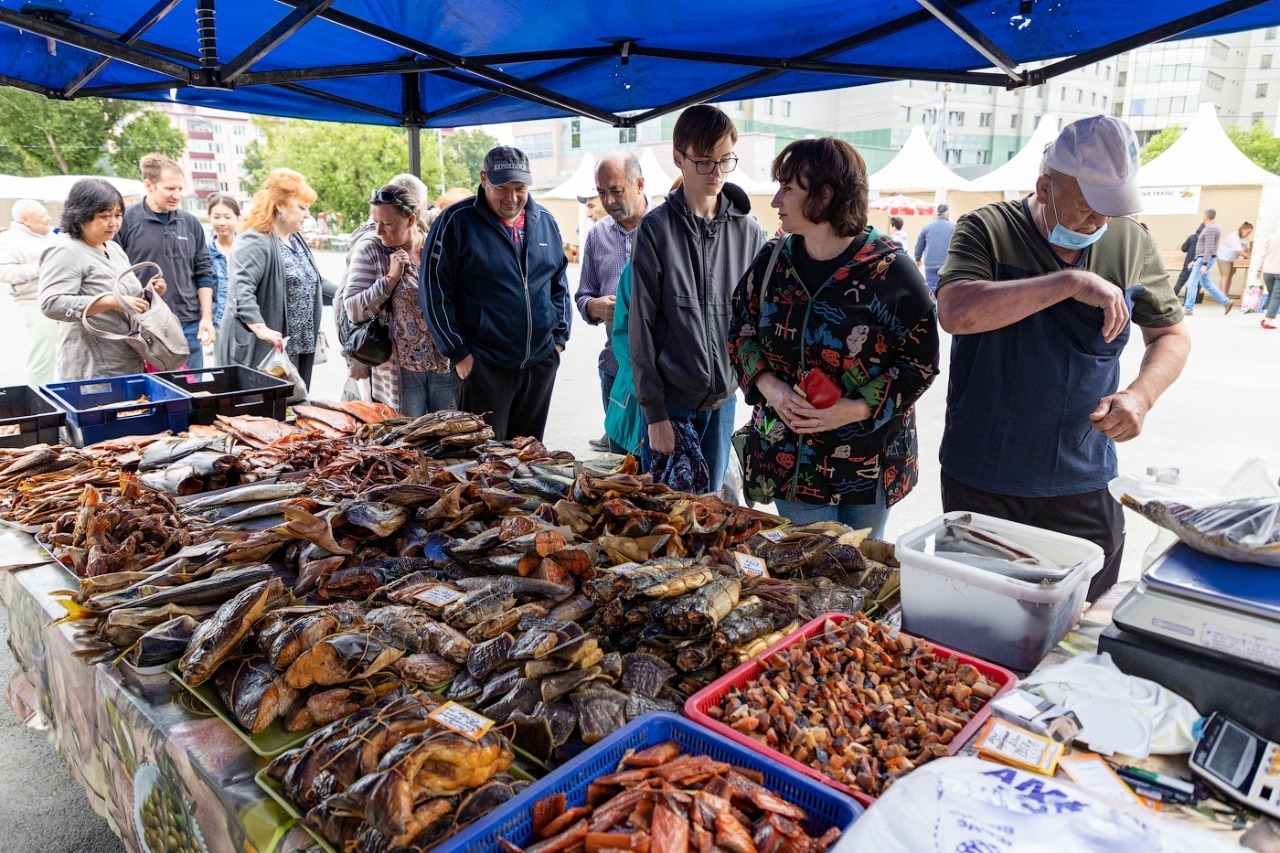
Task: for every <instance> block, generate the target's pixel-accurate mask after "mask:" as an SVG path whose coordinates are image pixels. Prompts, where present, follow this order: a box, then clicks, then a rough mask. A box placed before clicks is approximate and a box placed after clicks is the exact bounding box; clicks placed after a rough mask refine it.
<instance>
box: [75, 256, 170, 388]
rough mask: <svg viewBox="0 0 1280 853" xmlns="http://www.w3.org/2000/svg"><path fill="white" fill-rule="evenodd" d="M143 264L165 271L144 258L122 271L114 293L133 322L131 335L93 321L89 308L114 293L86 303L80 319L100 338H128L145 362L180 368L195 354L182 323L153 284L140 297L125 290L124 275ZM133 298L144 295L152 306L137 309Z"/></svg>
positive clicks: (164, 368)
mask: <svg viewBox="0 0 1280 853" xmlns="http://www.w3.org/2000/svg"><path fill="white" fill-rule="evenodd" d="M142 267H155V268H156V271H157V272H159V273H161V274H163V270H161V269H160V265H159V264H155V263H152V262H151V261H143V262H142V263H138V264H134V265H133V266H131V267H129V268H128V269H127V270H125V271H124V272H122V273H120V274H119V275H118V276H116V280H115V286H114V289H115V293H114V296H115V297H116V298H117V299H118V300H119V304H120V307H121V308H123V309H124V316H125V319H126V320H127V321H128V323H129V332H128V334H124V335H121V334H118V333H116V332H108V331H106V330H105V329H98V328H94V326H93V324H92V323H90V322H89V308H90V307H92V306H93V304H94V303H96V302H97V301H98V300H100V299H102V298H104V297H109V296H112V295H113V294H110V293H103V294H101V295H100V296H98V297H97V298H95V299H94V300H93V302H90V303H89V305H87V306H85V311H84V314H83V315H82V316H81V318H80V322H81V324H82V325H83V326H84V330H85V331H86V332H88V333H89V334H91V335H93V336H94V337H96V338H103V339H105V340H108V341H124V342H125V343H126V344H128V345H129V346H130V347H131V348H132V349H133V350H134V352H136V353H137V354H138V355H140V356H142V360H143V361H145V362H146V363H147V364H149V365H151V366H152V367H154V368H156V369H157V370H177V369H178V368H180V367H182V366H183V365H184V364H186V363H187V359H188V358H190V356H191V350H190V348H189V347H188V346H187V336H186V335H185V334H183V332H182V323H180V322H179V321H178V318H177V317H175V316H174V314H173V311H172V310H171V309H170V308H169V306H168V305H167V304H166V303H165V301H164V300H163V299H161V298H160V296H159V295H158V294H157V293H156V291H155V288H154V287H152V286H151V285H150V284H147V285H146V286H144V287H143V288H142V295H141V296H140V297H130V295H129V294H128V293H126V292H125V289H124V277H125V276H127V275H132V274H133V272H134V271H135V270H138V269H141V268H142ZM133 298H141V299H142V300H143V301H145V302H146V303H147V304H148V306H149V307H148V308H147V310H145V311H143V312H141V313H139V312H137V311H135V310H133V306H132V303H131V301H130V300H131V299H133Z"/></svg>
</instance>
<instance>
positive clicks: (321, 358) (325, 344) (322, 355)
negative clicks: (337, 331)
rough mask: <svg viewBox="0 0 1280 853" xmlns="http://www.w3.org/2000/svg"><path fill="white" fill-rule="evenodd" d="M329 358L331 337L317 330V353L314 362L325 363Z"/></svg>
mask: <svg viewBox="0 0 1280 853" xmlns="http://www.w3.org/2000/svg"><path fill="white" fill-rule="evenodd" d="M328 360H329V339H328V338H327V337H326V336H325V333H324V332H316V354H315V359H314V361H312V364H324V363H326V362H327V361H328Z"/></svg>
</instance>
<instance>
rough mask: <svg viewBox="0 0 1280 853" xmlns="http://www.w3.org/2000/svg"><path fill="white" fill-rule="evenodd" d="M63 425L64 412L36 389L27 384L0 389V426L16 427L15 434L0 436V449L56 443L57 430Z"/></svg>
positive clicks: (64, 419)
mask: <svg viewBox="0 0 1280 853" xmlns="http://www.w3.org/2000/svg"><path fill="white" fill-rule="evenodd" d="M66 422H67V413H66V412H64V411H62V410H61V409H59V408H58V407H57V406H55V405H53V404H52V403H50V402H49V401H48V400H46V399H45V398H44V397H42V396H41V395H40V392H39V391H37V390H36V389H34V388H32V387H30V386H28V385H14V386H13V387H11V388H0V427H14V426H16V427H18V432H16V433H12V434H9V435H0V447H30V446H31V445H33V444H57V443H58V430H60V429H61V428H62V425H63V424H65V423H66ZM6 432H9V431H8V430H6Z"/></svg>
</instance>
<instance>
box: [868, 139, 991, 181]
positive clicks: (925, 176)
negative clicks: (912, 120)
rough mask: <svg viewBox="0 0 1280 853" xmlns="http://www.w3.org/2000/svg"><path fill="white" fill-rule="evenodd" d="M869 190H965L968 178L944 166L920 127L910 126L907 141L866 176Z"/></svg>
mask: <svg viewBox="0 0 1280 853" xmlns="http://www.w3.org/2000/svg"><path fill="white" fill-rule="evenodd" d="M870 183H871V189H872V191H873V192H898V191H905V190H933V191H938V190H968V189H971V187H970V185H969V181H967V180H965V179H964V178H962V177H960V176H959V175H957V174H956V173H955V172H953V171H951V170H950V169H949V168H947V166H946V164H945V163H943V162H942V161H941V160H939V159H938V155H937V154H935V153H933V149H932V148H931V147H929V140H928V138H926V137H925V133H924V128H923V127H921V126H920V125H916V126H915V127H913V128H911V135H910V136H908V137H907V144H906V145H903V146H902V150H901V151H899V152H898V153H897V154H895V155H894V157H893V159H892V160H890V161H889V162H888V163H886V164H885V166H884V168H883V169H881V170H880V171H878V172H876V173H875V174H874V175H872V176H871V179H870Z"/></svg>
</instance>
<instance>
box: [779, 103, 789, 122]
mask: <svg viewBox="0 0 1280 853" xmlns="http://www.w3.org/2000/svg"><path fill="white" fill-rule="evenodd" d="M781 103H782V117H783V118H791V102H790V101H782V102H781Z"/></svg>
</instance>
